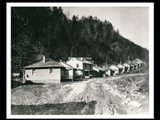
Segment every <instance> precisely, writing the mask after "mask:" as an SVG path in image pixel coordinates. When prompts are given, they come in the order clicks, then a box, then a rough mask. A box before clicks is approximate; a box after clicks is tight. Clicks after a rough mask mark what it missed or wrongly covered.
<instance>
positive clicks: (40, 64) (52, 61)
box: [23, 60, 64, 68]
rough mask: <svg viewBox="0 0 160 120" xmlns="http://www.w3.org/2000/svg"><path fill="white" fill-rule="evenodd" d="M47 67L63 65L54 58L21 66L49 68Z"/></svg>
mask: <svg viewBox="0 0 160 120" xmlns="http://www.w3.org/2000/svg"><path fill="white" fill-rule="evenodd" d="M49 67H64V66H63V65H62V64H60V63H58V62H56V61H54V60H49V61H46V62H45V63H44V62H43V61H40V62H36V63H33V64H31V65H28V66H25V67H23V68H49Z"/></svg>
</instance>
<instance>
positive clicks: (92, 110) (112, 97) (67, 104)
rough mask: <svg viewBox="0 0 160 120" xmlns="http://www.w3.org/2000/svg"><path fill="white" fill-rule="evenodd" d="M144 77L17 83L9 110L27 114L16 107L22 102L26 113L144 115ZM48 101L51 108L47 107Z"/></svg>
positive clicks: (146, 101)
mask: <svg viewBox="0 0 160 120" xmlns="http://www.w3.org/2000/svg"><path fill="white" fill-rule="evenodd" d="M148 76H149V75H148V74H147V75H146V74H144V75H142V74H141V75H132V76H121V77H117V78H116V77H115V78H114V79H113V77H110V78H93V79H88V80H87V81H80V82H73V83H61V84H52V85H49V84H47V85H24V86H19V87H17V88H14V89H12V94H11V95H12V96H11V104H12V110H11V111H12V114H27V113H25V112H24V113H23V112H22V113H19V112H18V107H17V106H19V107H20V109H25V107H24V108H23V105H24V106H26V109H27V110H29V111H30V112H29V113H30V114H40V113H41V114H80V115H85V114H95V115H123V114H127V115H128V114H148V110H147V109H148V106H149V97H148V95H149V77H148ZM48 104H50V106H54V107H48ZM43 105H44V106H43ZM56 105H58V106H59V107H57V106H56ZM34 106H35V108H37V107H38V106H39V107H38V108H37V111H38V112H35V109H34ZM42 106H43V107H45V106H46V108H43V107H42ZM60 106H61V107H60ZM41 108H43V109H41ZM45 110H46V111H45ZM22 111H23V110H22ZM24 111H25V110H24ZM42 111H43V112H42ZM47 111H48V112H47ZM55 111H61V112H55ZM69 111H70V112H69ZM73 111H74V112H73Z"/></svg>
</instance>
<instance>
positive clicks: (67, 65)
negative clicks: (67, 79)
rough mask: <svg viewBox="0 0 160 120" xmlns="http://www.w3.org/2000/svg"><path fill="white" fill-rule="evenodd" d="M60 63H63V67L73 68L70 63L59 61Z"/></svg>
mask: <svg viewBox="0 0 160 120" xmlns="http://www.w3.org/2000/svg"><path fill="white" fill-rule="evenodd" d="M60 64H61V65H63V66H64V67H66V68H69V69H74V68H73V67H72V66H71V65H69V64H67V63H64V62H60Z"/></svg>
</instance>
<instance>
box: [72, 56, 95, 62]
mask: <svg viewBox="0 0 160 120" xmlns="http://www.w3.org/2000/svg"><path fill="white" fill-rule="evenodd" d="M73 59H76V60H78V61H80V62H82V63H87V64H93V63H91V62H89V61H87V60H85V59H78V58H76V57H73Z"/></svg>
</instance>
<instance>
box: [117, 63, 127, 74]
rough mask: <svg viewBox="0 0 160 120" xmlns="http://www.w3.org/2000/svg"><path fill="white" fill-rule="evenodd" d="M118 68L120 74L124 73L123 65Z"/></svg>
mask: <svg viewBox="0 0 160 120" xmlns="http://www.w3.org/2000/svg"><path fill="white" fill-rule="evenodd" d="M117 67H118V68H119V73H124V71H125V67H124V66H123V65H122V64H118V65H117Z"/></svg>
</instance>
